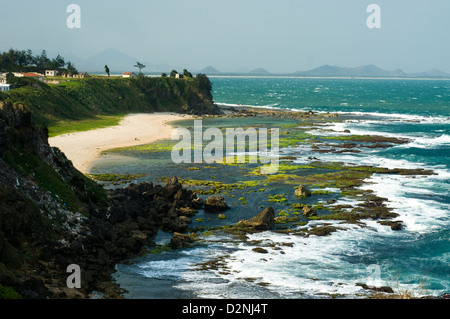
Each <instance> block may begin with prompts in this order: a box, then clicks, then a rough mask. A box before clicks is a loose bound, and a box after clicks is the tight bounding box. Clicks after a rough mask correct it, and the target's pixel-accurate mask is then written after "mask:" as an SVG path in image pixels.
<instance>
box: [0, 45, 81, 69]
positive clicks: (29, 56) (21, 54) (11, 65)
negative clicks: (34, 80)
mask: <svg viewBox="0 0 450 319" xmlns="http://www.w3.org/2000/svg"><path fill="white" fill-rule="evenodd" d="M45 70H58V71H60V72H68V73H72V74H75V73H78V70H77V69H76V67H75V65H74V64H73V63H72V62H70V61H66V60H65V58H64V57H62V56H61V55H59V54H58V55H57V56H56V57H54V58H49V57H48V56H47V52H46V51H45V50H42V52H41V53H40V54H38V55H33V51H32V50H14V49H9V51H5V52H2V53H1V54H0V72H38V73H44V72H45Z"/></svg>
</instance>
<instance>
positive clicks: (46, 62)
mask: <svg viewBox="0 0 450 319" xmlns="http://www.w3.org/2000/svg"><path fill="white" fill-rule="evenodd" d="M50 64H51V61H50V59H49V58H48V57H47V52H46V51H45V50H42V53H41V55H39V56H37V57H36V68H37V69H38V71H41V72H42V71H43V70H45V69H49V66H50Z"/></svg>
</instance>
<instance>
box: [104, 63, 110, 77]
mask: <svg viewBox="0 0 450 319" xmlns="http://www.w3.org/2000/svg"><path fill="white" fill-rule="evenodd" d="M105 72H106V74H108V77H109V68H108V65H105Z"/></svg>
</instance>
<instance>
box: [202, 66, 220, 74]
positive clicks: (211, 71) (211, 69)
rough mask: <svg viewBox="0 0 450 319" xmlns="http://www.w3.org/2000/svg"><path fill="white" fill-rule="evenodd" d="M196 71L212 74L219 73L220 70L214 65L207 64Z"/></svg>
mask: <svg viewBox="0 0 450 319" xmlns="http://www.w3.org/2000/svg"><path fill="white" fill-rule="evenodd" d="M198 73H203V74H206V75H214V74H220V73H222V72H220V71H219V70H217V69H216V68H215V67H213V66H211V65H210V66H207V67H206V68H204V69H201V70H200V71H198Z"/></svg>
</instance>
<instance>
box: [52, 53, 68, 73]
mask: <svg viewBox="0 0 450 319" xmlns="http://www.w3.org/2000/svg"><path fill="white" fill-rule="evenodd" d="M50 64H51V69H52V70H60V69H63V68H64V65H66V61H65V60H64V58H63V57H62V56H60V55H59V54H58V55H57V56H56V58H54V59H53V60H52V62H51V63H50Z"/></svg>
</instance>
